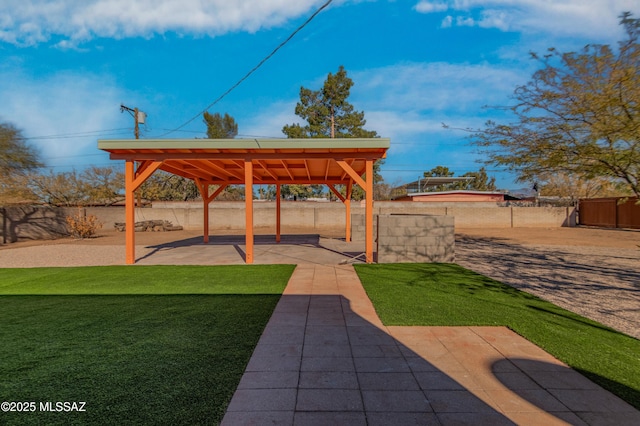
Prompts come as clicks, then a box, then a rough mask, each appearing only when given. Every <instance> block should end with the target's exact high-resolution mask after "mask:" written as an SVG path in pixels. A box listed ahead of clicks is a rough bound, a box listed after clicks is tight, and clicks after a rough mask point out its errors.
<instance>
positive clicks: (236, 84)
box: [158, 0, 333, 138]
mask: <svg viewBox="0 0 640 426" xmlns="http://www.w3.org/2000/svg"><path fill="white" fill-rule="evenodd" d="M332 1H333V0H327V2H325V3H324V4H323V5H322V6H320V7H319V8H318V9H317V10H316V11H315V12H314V13H313V14H312V15H311V16H310V17H309V18H308V19H307V20H306V21H304V22H303V23H302V25H300V26H299V27H298V28H296V29H295V31H293V32H292V33H291V34H290V35H289V37H287V38H286V39H285V40H284V41H283V42H282V43H280V44H279V45H278V46H277V47H276V48H275V49H273V51H271V53H269V54H268V55H267V56H265V57H264V58H263V59H262V60H261V61H260V62H259V63H258V65H256V66H255V67H253V68H252V69H251V70H250V71H249V72H248V73H246V74H245V75H244V77H242V78H241V79H240V80H238V81H237V82H236V83H235V84H234V85H233V86H231V87H230V88H229V89H227V91H226V92H224V93H223V94H222V95H220V96H218V98H217V99H216V100H214V101H213V102H211V103H210V104H209V105H207V106H206V107H205V108H204V109H203V110H202V111H200V112H199V113H197V114H196V115H194V116H193V117H191V118H190V119H189V120H187V121H185V122H184V123H183V124H181V125H180V126H178V127H176V128H174V129H172V130H170V131H168V132H166V133H163V134H161V135H160V136H158V138H162V137H164V136H167V135H169V134H171V133H174V132H177V131H179V130H180V129H182V128H183V127H185V126H186V125H187V124H189V123H191V122H192V121H193V120H195V119H196V118H198V117H200V116H201V115H202V114H204V113H205V112H207V111H208V110H209V108H211V107H212V106H214V105H215V104H217V103H218V102H220V101H221V100H222V99H224V98H225V97H226V96H227V95H228V94H229V93H231V92H232V91H233V90H234V89H235V88H236V87H238V86H240V84H242V83H243V82H244V81H245V80H246V79H247V78H249V76H251V74H253V73H254V72H256V71H257V70H258V68H260V67H261V66H262V65H263V64H264V63H265V62H267V61H268V60H269V59H271V57H272V56H273V55H275V54H276V52H277V51H278V50H280V49H281V48H282V47H284V46H285V45H286V44H287V43H288V42H289V41H291V39H292V38H293V37H294V36H295V35H296V34H297V33H298V32H300V31H301V30H302V29H303V28H304V27H306V26H307V25H308V24H309V23H310V22H311V21H312V20H313V19H314V18H315V17H316V16H317V15H318V14H319V13H320V12H322V11H323V10H324V9H325V8H327V7H328V6H329V4H331V2H332Z"/></svg>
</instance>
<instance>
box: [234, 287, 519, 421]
mask: <svg viewBox="0 0 640 426" xmlns="http://www.w3.org/2000/svg"><path fill="white" fill-rule="evenodd" d="M436 350H438V349H436ZM238 424H281V425H310V424H336V425H337V424H349V425H376V424H380V425H383V424H384V425H389V424H420V425H443V424H444V425H447V424H450V425H453V424H457V425H460V424H487V425H488V424H491V425H515V424H516V423H515V422H513V421H511V420H510V419H509V418H508V417H506V416H505V415H504V414H503V413H501V412H499V411H498V410H496V409H495V408H493V407H491V406H490V405H488V404H487V403H486V402H485V401H483V400H482V399H480V398H478V397H477V396H476V395H475V394H474V393H473V392H472V391H471V390H469V389H467V387H465V386H464V385H463V384H461V383H460V382H458V381H457V380H455V379H454V378H452V377H451V376H450V375H448V374H447V373H445V372H444V371H442V370H441V369H439V368H438V367H437V366H435V365H434V364H432V363H430V362H428V361H427V360H425V359H424V358H423V357H422V356H421V355H419V354H418V353H416V352H414V351H412V350H411V349H409V348H408V347H407V346H405V345H403V344H402V343H401V342H399V341H398V340H396V339H395V338H394V337H392V336H391V335H389V334H388V333H387V332H385V331H384V330H383V329H381V328H379V327H376V326H375V325H374V324H372V323H370V322H369V321H367V320H366V319H365V318H363V317H362V316H360V315H358V314H357V313H356V312H354V311H353V310H352V308H351V302H350V301H349V300H348V299H347V298H345V297H344V296H342V295H337V294H326V295H313V296H312V295H283V296H282V298H281V299H280V302H279V304H278V306H277V307H276V309H275V310H274V313H273V315H272V317H271V320H270V321H269V323H268V324H267V326H266V328H265V331H264V333H263V335H262V337H261V339H260V341H259V342H258V345H257V346H256V348H255V350H254V352H253V356H252V358H251V360H250V361H249V364H248V365H247V368H246V370H245V373H244V375H243V377H242V380H241V381H240V384H239V385H238V388H237V390H236V392H235V394H234V396H233V398H232V400H231V402H230V404H229V406H228V408H227V412H226V415H225V418H224V420H223V422H222V425H238Z"/></svg>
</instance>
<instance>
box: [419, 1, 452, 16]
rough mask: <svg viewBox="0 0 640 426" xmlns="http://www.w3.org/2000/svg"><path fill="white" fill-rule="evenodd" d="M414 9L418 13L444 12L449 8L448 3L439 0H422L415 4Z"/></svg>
mask: <svg viewBox="0 0 640 426" xmlns="http://www.w3.org/2000/svg"><path fill="white" fill-rule="evenodd" d="M415 9H416V10H417V11H418V12H420V13H434V12H444V11H446V10H448V9H449V5H448V4H446V3H444V2H439V1H436V2H432V1H426V0H422V1H420V2H419V3H418V4H417V5H415Z"/></svg>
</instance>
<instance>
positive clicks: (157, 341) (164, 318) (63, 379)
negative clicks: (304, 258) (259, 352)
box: [0, 265, 294, 424]
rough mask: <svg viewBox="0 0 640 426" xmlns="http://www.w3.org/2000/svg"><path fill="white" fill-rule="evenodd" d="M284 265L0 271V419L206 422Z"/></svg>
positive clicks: (251, 342)
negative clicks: (28, 408)
mask: <svg viewBox="0 0 640 426" xmlns="http://www.w3.org/2000/svg"><path fill="white" fill-rule="evenodd" d="M293 268H294V267H293V266H290V265H264V266H263V265H257V266H249V265H240V266H215V267H195V266H194V267H192V266H149V267H146V266H136V267H119V266H114V267H88V268H33V269H0V342H2V343H1V344H0V378H1V379H0V401H34V402H36V404H37V407H38V410H39V408H40V407H39V403H40V402H43V403H44V402H47V401H52V402H53V403H54V404H55V402H57V401H69V402H73V401H76V402H79V401H85V402H86V406H85V408H86V412H80V413H69V412H61V413H57V412H56V413H47V412H40V411H36V412H33V413H2V412H0V424H74V423H75V424H87V423H89V424H91V423H93V424H104V423H105V422H107V423H110V424H149V423H157V422H158V421H159V420H162V422H164V423H165V424H216V423H218V422H219V421H220V420H221V419H222V416H223V414H224V410H225V409H226V406H227V405H228V403H229V401H230V398H231V396H232V395H233V392H234V391H235V388H236V386H237V384H238V381H239V380H240V377H241V376H242V373H243V371H244V368H245V367H246V364H247V362H248V360H249V358H250V356H251V353H252V351H253V349H254V347H255V345H256V343H257V340H258V338H259V337H260V335H261V333H262V330H263V329H264V326H265V325H266V323H267V321H268V319H269V317H270V316H271V313H272V311H273V309H274V307H275V305H276V303H277V302H278V300H279V299H280V295H281V293H282V291H283V289H284V287H285V285H286V283H287V281H288V279H289V277H290V275H291V273H292V272H293Z"/></svg>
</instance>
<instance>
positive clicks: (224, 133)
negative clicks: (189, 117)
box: [203, 111, 238, 139]
mask: <svg viewBox="0 0 640 426" xmlns="http://www.w3.org/2000/svg"><path fill="white" fill-rule="evenodd" d="M203 119H204V123H205V124H206V125H207V138H209V139H233V138H235V137H236V136H237V135H238V124H236V120H235V119H234V118H233V117H232V116H230V115H229V114H227V113H225V114H224V117H223V116H222V115H220V113H218V112H216V113H215V114H210V113H208V112H206V111H205V112H204V114H203Z"/></svg>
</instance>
